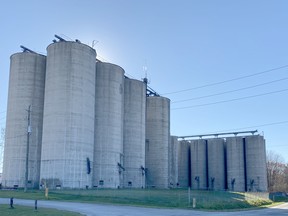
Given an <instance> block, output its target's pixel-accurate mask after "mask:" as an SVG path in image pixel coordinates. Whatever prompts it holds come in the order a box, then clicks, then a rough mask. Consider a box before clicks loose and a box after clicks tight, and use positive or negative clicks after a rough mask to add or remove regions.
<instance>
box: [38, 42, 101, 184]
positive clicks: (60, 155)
mask: <svg viewBox="0 0 288 216" xmlns="http://www.w3.org/2000/svg"><path fill="white" fill-rule="evenodd" d="M95 61H96V52H95V50H94V49H92V48H91V47H89V46H87V45H84V44H81V43H79V42H72V41H60V42H55V43H53V44H50V45H49V46H48V47H47V70H46V82H45V85H46V86H45V103H44V119H43V139H42V158H41V183H42V184H46V186H48V187H49V188H55V187H63V188H84V187H86V186H88V187H90V186H92V174H91V173H90V172H91V170H92V168H91V166H92V165H93V150H94V110H95V109H94V108H95ZM92 172H93V170H92Z"/></svg>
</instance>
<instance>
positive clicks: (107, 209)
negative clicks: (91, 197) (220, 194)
mask: <svg viewBox="0 0 288 216" xmlns="http://www.w3.org/2000/svg"><path fill="white" fill-rule="evenodd" d="M0 204H7V205H9V199H7V198H0ZM14 204H15V205H25V206H34V201H33V200H22V199H14ZM44 207H45V208H54V209H60V210H67V211H73V212H79V213H81V214H83V215H87V216H147V215H149V216H192V215H193V216H194V215H196V216H203V215H208V216H212V215H216V216H220V215H221V216H255V215H261V216H262V215H263V216H268V215H269V216H270V215H277V216H278V215H279V216H288V203H286V204H283V205H280V206H276V207H272V208H267V209H261V210H250V211H240V212H203V211H194V210H181V209H158V208H143V207H131V206H120V205H119V206H118V205H116V206H115V205H108V204H107V205H105V204H88V203H72V202H58V201H46V200H39V201H38V208H39V211H41V208H44Z"/></svg>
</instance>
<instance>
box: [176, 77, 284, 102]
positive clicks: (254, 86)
mask: <svg viewBox="0 0 288 216" xmlns="http://www.w3.org/2000/svg"><path fill="white" fill-rule="evenodd" d="M287 79H288V77H285V78H282V79H278V80H273V81H270V82H265V83H260V84H257V85H253V86H248V87H243V88H239V89H234V90H230V91H225V92H220V93H215V94H210V95H204V96H199V97H194V98H189V99H184V100H178V101H172V102H171V103H181V102H186V101H191V100H199V99H203V98H208V97H213V96H218V95H224V94H228V93H232V92H238V91H243V90H247V89H252V88H256V87H259V86H264V85H268V84H271V83H275V82H280V81H283V80H287Z"/></svg>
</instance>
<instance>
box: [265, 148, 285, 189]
mask: <svg viewBox="0 0 288 216" xmlns="http://www.w3.org/2000/svg"><path fill="white" fill-rule="evenodd" d="M267 179H268V191H269V192H288V163H285V161H284V159H283V157H282V156H281V155H279V154H276V153H275V152H273V151H268V152H267Z"/></svg>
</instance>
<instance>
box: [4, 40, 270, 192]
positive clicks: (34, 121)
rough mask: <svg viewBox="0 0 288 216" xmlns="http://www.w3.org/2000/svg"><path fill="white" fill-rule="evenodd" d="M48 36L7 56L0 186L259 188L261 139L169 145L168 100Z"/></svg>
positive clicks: (78, 47) (91, 53) (85, 50)
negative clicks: (38, 47) (41, 50)
mask: <svg viewBox="0 0 288 216" xmlns="http://www.w3.org/2000/svg"><path fill="white" fill-rule="evenodd" d="M57 38H58V39H59V41H54V43H52V44H50V45H49V46H48V47H47V56H44V55H40V54H37V53H35V52H33V51H31V50H29V49H24V52H22V53H16V54H14V55H12V56H11V66H10V80H9V95H8V107H7V119H6V121H7V123H6V137H5V149H4V163H3V177H2V185H3V186H4V187H24V186H25V185H26V186H27V184H28V187H31V188H38V187H39V186H40V187H41V186H43V187H49V188H96V187H103V188H118V187H124V188H125V187H126V188H127V187H128V188H144V187H155V188H168V187H192V188H193V189H215V190H224V189H228V190H235V191H250V190H260V191H263V190H266V189H267V180H266V169H265V159H266V157H265V143H264V139H263V137H261V136H247V137H227V138H225V139H223V138H217V139H200V140H190V141H186V140H184V141H178V137H176V136H170V100H169V99H168V98H164V97H161V96H159V95H158V94H157V93H156V92H153V90H151V89H150V88H149V87H147V82H146V81H145V80H144V81H139V80H135V79H129V78H127V77H126V76H125V75H124V73H125V71H124V70H123V68H121V67H120V66H117V65H114V64H111V63H105V62H101V61H99V60H97V59H96V51H95V50H94V49H93V48H91V47H89V46H87V45H85V44H82V43H81V42H79V41H78V40H77V41H76V42H74V41H65V40H64V39H62V38H60V37H57Z"/></svg>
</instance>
